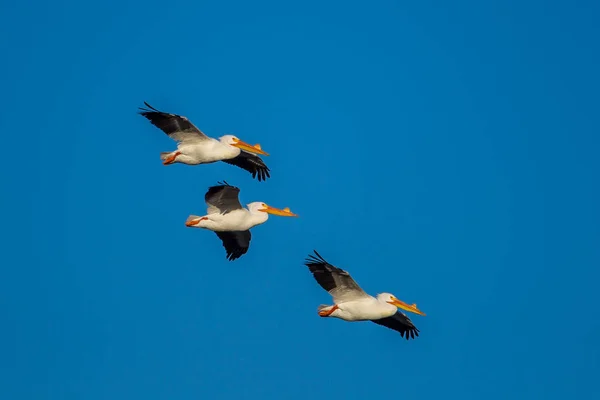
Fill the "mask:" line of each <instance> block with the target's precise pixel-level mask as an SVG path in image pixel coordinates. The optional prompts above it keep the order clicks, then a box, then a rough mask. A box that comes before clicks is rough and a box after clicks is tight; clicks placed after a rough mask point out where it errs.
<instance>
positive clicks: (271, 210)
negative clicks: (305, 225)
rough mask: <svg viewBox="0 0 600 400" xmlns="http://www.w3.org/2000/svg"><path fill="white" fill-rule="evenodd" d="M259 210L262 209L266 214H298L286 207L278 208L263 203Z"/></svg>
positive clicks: (289, 215) (286, 215) (287, 215)
mask: <svg viewBox="0 0 600 400" xmlns="http://www.w3.org/2000/svg"><path fill="white" fill-rule="evenodd" d="M260 211H264V212H266V213H268V214H273V215H279V216H281V217H297V216H298V215H296V214H294V213H293V212H291V211H290V209H289V208H288V207H286V208H284V209H283V210H280V209H279V208H275V207H271V206H267V205H265V208H261V209H260Z"/></svg>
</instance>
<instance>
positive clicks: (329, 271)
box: [304, 250, 425, 340]
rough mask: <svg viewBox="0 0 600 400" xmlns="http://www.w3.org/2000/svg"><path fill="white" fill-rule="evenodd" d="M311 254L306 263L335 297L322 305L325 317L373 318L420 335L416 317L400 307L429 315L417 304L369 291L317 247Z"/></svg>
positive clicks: (411, 335) (410, 334)
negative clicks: (372, 293) (322, 254)
mask: <svg viewBox="0 0 600 400" xmlns="http://www.w3.org/2000/svg"><path fill="white" fill-rule="evenodd" d="M314 252H315V255H314V256H313V255H312V254H311V255H309V256H308V257H307V259H306V261H305V263H304V265H306V266H307V267H308V269H309V270H310V272H312V274H313V276H314V278H315V280H316V281H317V283H318V284H319V285H321V287H322V288H323V289H325V290H326V291H327V292H329V294H330V295H331V296H332V297H333V302H334V305H332V306H328V305H320V306H319V307H318V312H319V315H320V316H321V317H334V318H339V319H343V320H344V321H350V322H354V321H372V322H375V323H376V324H378V325H383V326H385V327H386V328H390V329H393V330H395V331H397V332H400V336H402V337H405V338H406V340H408V339H410V338H413V339H414V338H415V336H419V330H418V329H417V327H416V326H414V325H413V323H412V321H411V320H410V319H409V318H408V317H407V316H406V314H404V313H403V312H401V311H400V310H399V308H400V309H403V310H406V311H409V312H412V313H415V314H419V315H423V316H424V315H425V314H424V313H423V312H421V310H419V309H418V308H417V305H416V304H413V305H408V304H406V303H405V302H403V301H400V300H398V299H397V298H396V296H394V295H393V294H390V293H381V294H378V295H377V297H373V296H370V295H368V294H367V293H365V292H364V291H363V290H362V289H361V288H360V286H358V284H357V283H356V282H355V281H354V279H352V277H351V276H350V274H349V273H348V272H346V271H344V270H343V269H340V268H336V267H334V266H333V265H331V264H329V263H328V262H327V261H325V259H324V258H323V257H321V255H320V254H319V253H317V251H316V250H315V251H314Z"/></svg>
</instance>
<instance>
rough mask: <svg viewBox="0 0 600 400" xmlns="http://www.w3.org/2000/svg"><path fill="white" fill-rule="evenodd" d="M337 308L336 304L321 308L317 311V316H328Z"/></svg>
mask: <svg viewBox="0 0 600 400" xmlns="http://www.w3.org/2000/svg"><path fill="white" fill-rule="evenodd" d="M338 308H339V307H338V306H337V304H336V305H334V306H333V307H331V308H330V309H329V310H321V311H319V316H321V317H329V316H330V315H331V314H333V312H334V311H335V310H337V309H338Z"/></svg>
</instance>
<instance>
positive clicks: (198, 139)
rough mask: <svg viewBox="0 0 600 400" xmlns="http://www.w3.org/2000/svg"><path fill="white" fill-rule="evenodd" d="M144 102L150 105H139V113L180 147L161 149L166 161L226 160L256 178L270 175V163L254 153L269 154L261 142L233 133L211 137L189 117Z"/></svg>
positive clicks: (202, 162) (205, 162)
mask: <svg viewBox="0 0 600 400" xmlns="http://www.w3.org/2000/svg"><path fill="white" fill-rule="evenodd" d="M144 104H145V105H146V106H147V107H148V108H142V107H140V110H142V111H140V114H141V115H142V116H144V117H145V118H146V119H148V120H149V121H150V123H151V124H152V125H154V126H156V127H157V128H159V129H160V130H161V131H163V132H164V133H166V134H167V135H168V136H169V137H170V138H171V139H173V140H175V141H176V142H177V150H175V151H171V152H162V153H160V158H161V160H162V161H163V164H164V165H170V164H175V163H182V164H188V165H198V164H209V163H213V162H216V161H223V162H226V163H228V164H231V165H235V166H237V167H240V168H243V169H245V170H246V171H248V172H250V173H251V174H252V177H253V178H255V177H256V176H257V175H258V180H259V181H264V180H266V179H267V178H269V177H271V175H270V174H269V168H268V167H267V165H266V164H265V163H264V161H263V160H262V159H261V158H260V157H258V156H257V155H255V154H262V155H265V156H268V155H269V154H268V153H265V152H264V151H262V149H261V147H260V144H255V145H254V146H252V145H250V144H248V143H246V142H243V141H241V140H240V139H238V138H237V137H235V136H233V135H225V136H221V137H220V138H219V140H216V139H213V138H210V137H208V136H206V135H205V134H204V133H203V132H202V131H201V130H200V129H198V128H196V126H194V124H192V123H191V122H190V121H189V120H188V119H187V118H186V117H183V116H181V115H177V114H169V113H165V112H161V111H158V110H157V109H156V108H154V107H152V106H151V105H150V104H148V103H146V102H144ZM251 153H254V154H251Z"/></svg>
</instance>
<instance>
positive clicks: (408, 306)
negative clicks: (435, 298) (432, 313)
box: [389, 298, 425, 316]
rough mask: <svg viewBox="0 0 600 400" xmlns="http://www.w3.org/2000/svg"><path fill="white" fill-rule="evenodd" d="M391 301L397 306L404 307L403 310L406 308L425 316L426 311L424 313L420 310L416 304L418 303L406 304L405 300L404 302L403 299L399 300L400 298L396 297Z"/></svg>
mask: <svg viewBox="0 0 600 400" xmlns="http://www.w3.org/2000/svg"><path fill="white" fill-rule="evenodd" d="M389 303H390V304H393V305H395V306H396V307H398V308H401V309H403V310H406V311H408V312H411V313H415V314H419V315H422V316H425V313H424V312H423V311H421V310H419V309H418V308H417V305H416V304H414V303H413V304H412V305H409V304H406V303H405V302H403V301H400V300H398V299H396V298H394V299H393V300H392V301H390V302H389Z"/></svg>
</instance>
